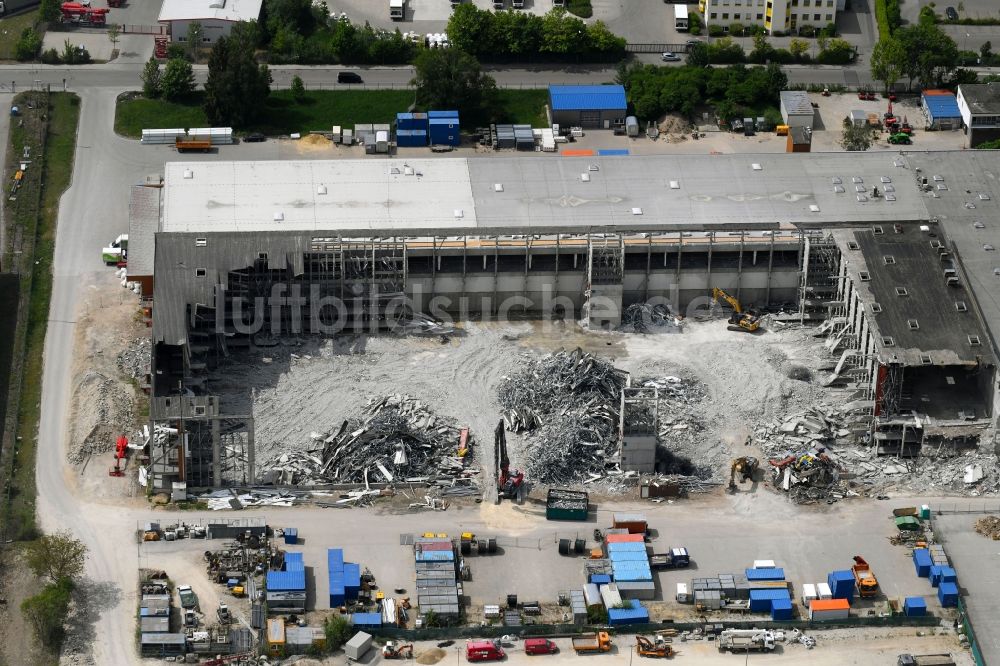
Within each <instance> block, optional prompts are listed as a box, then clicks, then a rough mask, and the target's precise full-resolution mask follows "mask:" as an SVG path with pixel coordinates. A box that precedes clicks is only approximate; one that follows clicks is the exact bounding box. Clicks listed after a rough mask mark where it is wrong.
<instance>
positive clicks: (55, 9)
mask: <svg viewBox="0 0 1000 666" xmlns="http://www.w3.org/2000/svg"><path fill="white" fill-rule="evenodd" d="M61 6H62V2H61V1H60V0H42V1H41V4H39V5H38V20H39V21H43V22H45V23H58V22H59V17H60V15H61V14H62V11H61V10H60V8H61Z"/></svg>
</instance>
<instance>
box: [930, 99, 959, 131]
mask: <svg viewBox="0 0 1000 666" xmlns="http://www.w3.org/2000/svg"><path fill="white" fill-rule="evenodd" d="M920 106H922V107H923V109H924V114H925V115H926V116H927V127H928V129H935V130H955V129H959V128H961V127H962V112H961V110H960V109H959V108H958V100H957V98H956V97H955V93H953V92H951V91H950V90H925V91H923V93H921V95H920Z"/></svg>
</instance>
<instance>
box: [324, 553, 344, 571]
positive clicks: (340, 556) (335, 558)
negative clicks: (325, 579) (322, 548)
mask: <svg viewBox="0 0 1000 666" xmlns="http://www.w3.org/2000/svg"><path fill="white" fill-rule="evenodd" d="M326 570H327V571H343V570H344V549H343V548H330V549H329V550H327V551H326Z"/></svg>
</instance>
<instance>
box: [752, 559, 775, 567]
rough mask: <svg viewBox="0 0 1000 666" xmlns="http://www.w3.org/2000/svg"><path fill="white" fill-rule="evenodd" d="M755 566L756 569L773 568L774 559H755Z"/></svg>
mask: <svg viewBox="0 0 1000 666" xmlns="http://www.w3.org/2000/svg"><path fill="white" fill-rule="evenodd" d="M753 568H754V569H773V568H774V560H754V561H753Z"/></svg>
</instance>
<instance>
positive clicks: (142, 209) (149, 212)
mask: <svg viewBox="0 0 1000 666" xmlns="http://www.w3.org/2000/svg"><path fill="white" fill-rule="evenodd" d="M159 224H160V188H158V187H147V186H145V185H133V186H132V190H131V191H130V192H129V199H128V233H129V237H128V273H129V275H133V276H140V275H142V276H148V275H152V274H153V260H154V256H153V255H154V234H155V233H156V229H157V228H158V227H159Z"/></svg>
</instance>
